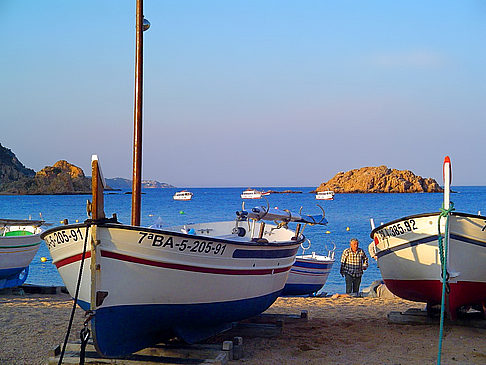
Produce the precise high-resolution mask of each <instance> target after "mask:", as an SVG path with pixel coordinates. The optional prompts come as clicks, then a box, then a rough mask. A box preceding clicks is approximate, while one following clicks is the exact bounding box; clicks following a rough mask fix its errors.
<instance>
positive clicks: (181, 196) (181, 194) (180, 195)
mask: <svg viewBox="0 0 486 365" xmlns="http://www.w3.org/2000/svg"><path fill="white" fill-rule="evenodd" d="M193 195H194V194H193V193H191V192H190V191H186V190H182V191H178V192H177V193H175V194H174V196H173V197H172V198H173V199H174V200H191V199H192V196H193Z"/></svg>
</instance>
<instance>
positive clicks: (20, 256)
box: [0, 219, 44, 289]
mask: <svg viewBox="0 0 486 365" xmlns="http://www.w3.org/2000/svg"><path fill="white" fill-rule="evenodd" d="M42 224H44V221H33V220H14V219H0V289H4V288H11V287H15V286H20V285H22V284H23V283H24V282H25V280H26V279H27V275H28V273H29V265H30V263H31V262H32V259H33V258H34V256H35V254H36V253H37V251H38V250H39V246H40V244H41V242H42V241H41V238H40V234H41V232H42V229H41V228H40V227H41V226H42Z"/></svg>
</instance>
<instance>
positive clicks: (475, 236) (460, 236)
mask: <svg viewBox="0 0 486 365" xmlns="http://www.w3.org/2000/svg"><path fill="white" fill-rule="evenodd" d="M444 176H446V183H445V186H444V208H445V209H446V210H448V209H449V192H450V179H449V180H447V176H450V160H449V158H448V157H446V160H445V161H444ZM448 215H449V227H448V233H449V234H448V236H449V237H448V245H447V251H445V252H447V253H448V254H447V256H446V259H447V275H446V277H447V283H446V284H447V294H446V306H445V308H446V311H447V314H448V315H449V317H450V318H451V319H455V318H456V316H457V311H458V309H459V308H461V307H463V306H477V307H478V308H479V309H483V310H484V308H485V307H486V217H485V216H481V215H474V214H467V213H459V212H454V211H452V212H449V213H448ZM439 216H440V213H425V214H417V215H411V216H407V217H404V218H400V219H396V220H394V221H391V222H388V223H385V224H382V225H380V226H379V227H376V228H375V229H373V231H372V232H371V238H373V242H372V243H371V244H370V247H369V250H370V254H371V255H372V256H374V257H376V258H377V260H378V266H379V268H380V271H381V275H382V277H383V280H384V281H385V284H386V286H387V287H388V289H390V291H391V292H393V293H394V294H395V295H397V296H399V297H401V298H404V299H407V300H412V301H417V302H425V303H427V305H428V308H430V307H431V306H433V305H436V304H440V303H441V296H442V275H441V274H442V271H441V270H442V267H441V259H440V257H441V249H440V245H439V240H438V236H439V232H438V227H439V226H440V232H441V234H444V232H446V219H445V218H444V217H443V218H442V219H440V225H439ZM444 246H445V244H444ZM444 248H445V247H444ZM442 252H444V250H442Z"/></svg>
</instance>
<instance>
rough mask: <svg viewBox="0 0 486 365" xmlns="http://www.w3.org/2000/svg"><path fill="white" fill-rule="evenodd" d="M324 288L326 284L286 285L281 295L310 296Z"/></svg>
mask: <svg viewBox="0 0 486 365" xmlns="http://www.w3.org/2000/svg"><path fill="white" fill-rule="evenodd" d="M323 286H324V284H285V287H284V289H283V291H282V294H281V295H310V294H313V293H315V292H317V291H319V289H321V288H322V287H323Z"/></svg>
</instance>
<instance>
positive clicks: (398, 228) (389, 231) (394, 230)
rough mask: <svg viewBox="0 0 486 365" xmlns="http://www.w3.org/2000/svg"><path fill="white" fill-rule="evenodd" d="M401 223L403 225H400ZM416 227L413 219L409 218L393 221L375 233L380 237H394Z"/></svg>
mask: <svg viewBox="0 0 486 365" xmlns="http://www.w3.org/2000/svg"><path fill="white" fill-rule="evenodd" d="M402 223H403V225H402ZM416 229H417V226H416V224H415V220H414V219H409V220H406V221H403V222H400V223H395V224H393V225H391V226H389V227H386V228H383V229H381V230H379V231H378V232H377V233H378V234H379V235H381V238H387V237H396V236H400V235H402V234H404V233H408V232H412V231H414V230H416Z"/></svg>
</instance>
